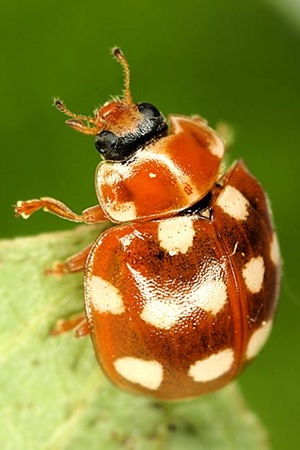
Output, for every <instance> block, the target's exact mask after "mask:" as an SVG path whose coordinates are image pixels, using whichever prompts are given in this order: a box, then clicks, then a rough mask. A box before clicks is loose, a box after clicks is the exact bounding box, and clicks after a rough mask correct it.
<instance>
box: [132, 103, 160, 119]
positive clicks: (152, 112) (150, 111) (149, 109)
mask: <svg viewBox="0 0 300 450" xmlns="http://www.w3.org/2000/svg"><path fill="white" fill-rule="evenodd" d="M137 107H138V109H139V111H140V112H141V113H142V114H143V115H144V116H146V117H159V116H160V115H161V114H160V112H159V111H158V109H157V108H156V106H154V105H151V103H139V104H138V105H137Z"/></svg>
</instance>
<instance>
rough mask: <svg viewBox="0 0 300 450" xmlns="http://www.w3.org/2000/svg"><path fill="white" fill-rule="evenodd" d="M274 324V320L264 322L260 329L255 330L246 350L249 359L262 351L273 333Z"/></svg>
mask: <svg viewBox="0 0 300 450" xmlns="http://www.w3.org/2000/svg"><path fill="white" fill-rule="evenodd" d="M272 325H273V322H272V320H270V321H269V322H263V323H262V326H261V327H260V328H259V329H258V330H256V331H254V333H253V334H252V336H251V338H250V339H249V342H248V346H247V350H246V358H247V359H251V358H254V357H255V356H256V355H257V354H258V353H259V352H260V351H261V349H262V348H263V346H264V345H265V343H266V342H267V340H268V337H269V335H270V333H271V330H272Z"/></svg>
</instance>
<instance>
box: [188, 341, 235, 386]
mask: <svg viewBox="0 0 300 450" xmlns="http://www.w3.org/2000/svg"><path fill="white" fill-rule="evenodd" d="M233 362H234V351H233V350H232V349H231V348H227V349H226V350H222V351H220V352H219V353H214V354H213V355H211V356H209V357H208V358H205V359H202V360H200V361H197V362H195V363H194V364H192V365H191V366H190V368H189V371H188V375H189V376H190V377H191V378H193V380H194V381H196V382H202V383H205V382H207V381H211V380H215V379H216V378H219V377H220V376H222V375H224V374H225V373H226V372H228V371H229V370H230V369H231V367H232V364H233Z"/></svg>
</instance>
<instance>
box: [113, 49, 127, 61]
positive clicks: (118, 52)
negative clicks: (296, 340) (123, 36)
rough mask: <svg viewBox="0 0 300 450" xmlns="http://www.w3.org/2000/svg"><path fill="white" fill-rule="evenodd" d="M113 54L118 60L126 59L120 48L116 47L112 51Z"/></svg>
mask: <svg viewBox="0 0 300 450" xmlns="http://www.w3.org/2000/svg"><path fill="white" fill-rule="evenodd" d="M112 54H113V56H114V57H115V58H116V59H119V60H123V59H124V55H123V52H122V50H121V49H120V48H119V47H114V48H113V49H112Z"/></svg>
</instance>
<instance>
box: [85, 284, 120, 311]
mask: <svg viewBox="0 0 300 450" xmlns="http://www.w3.org/2000/svg"><path fill="white" fill-rule="evenodd" d="M89 296H90V302H91V304H92V305H93V306H94V308H95V309H96V310H97V311H98V312H100V313H106V312H108V313H111V314H122V313H124V312H125V306H124V303H123V298H122V295H121V293H120V291H119V290H118V289H117V288H116V287H115V286H113V285H112V284H111V283H109V282H108V281H106V280H103V278H101V277H98V276H96V275H93V276H92V277H91V280H90V286H89Z"/></svg>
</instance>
